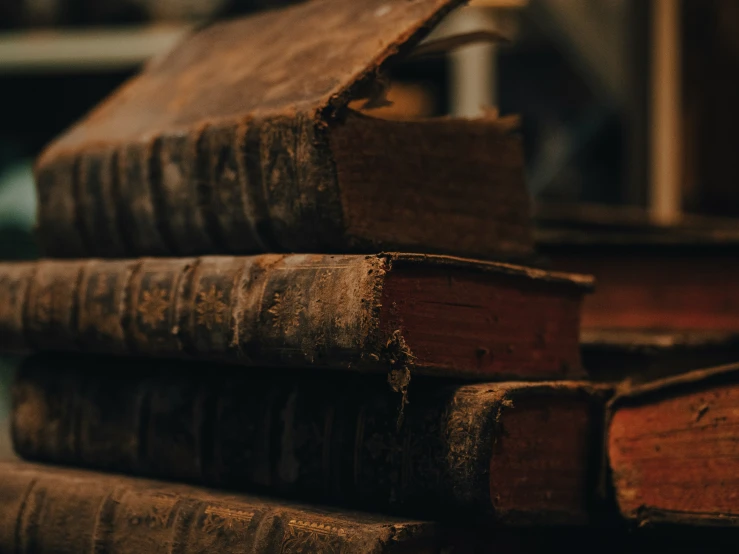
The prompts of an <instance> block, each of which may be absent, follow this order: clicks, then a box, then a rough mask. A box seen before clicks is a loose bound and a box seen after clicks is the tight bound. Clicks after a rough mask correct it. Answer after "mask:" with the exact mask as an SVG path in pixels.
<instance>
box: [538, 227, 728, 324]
mask: <svg viewBox="0 0 739 554" xmlns="http://www.w3.org/2000/svg"><path fill="white" fill-rule="evenodd" d="M593 225H594V224H593ZM593 225H591V226H593ZM605 226H606V225H605V223H604V224H603V227H605ZM537 237H538V238H537V240H538V243H537V245H538V248H539V251H540V252H541V254H542V255H543V256H545V257H547V258H548V259H549V260H550V263H551V267H552V268H553V269H556V270H559V271H578V272H586V273H590V274H593V275H594V276H595V278H596V280H597V283H598V287H597V289H596V291H595V292H594V294H592V295H590V296H589V297H588V298H587V299H586V300H585V302H584V304H583V320H582V326H583V328H584V329H609V328H610V329H621V330H629V329H630V330H637V329H638V330H644V329H653V330H663V331H722V332H726V331H734V332H736V331H739V292H737V290H738V289H737V288H736V287H735V286H734V284H733V278H732V276H733V275H734V274H735V273H736V272H737V271H739V256H738V255H737V254H738V253H739V232H737V230H736V227H735V226H734V227H733V228H728V227H726V226H724V224H718V223H716V224H711V226H710V227H709V226H708V224H700V225H698V224H695V225H691V226H689V227H685V228H682V227H675V228H668V229H661V230H660V229H652V228H648V227H639V226H637V225H636V224H634V225H633V226H626V225H622V226H621V227H620V228H619V227H614V228H612V229H605V228H596V229H595V230H593V229H591V230H588V226H587V225H584V226H582V227H580V228H577V229H575V228H572V229H559V230H558V229H556V228H547V229H541V230H539V231H538V235H537Z"/></svg>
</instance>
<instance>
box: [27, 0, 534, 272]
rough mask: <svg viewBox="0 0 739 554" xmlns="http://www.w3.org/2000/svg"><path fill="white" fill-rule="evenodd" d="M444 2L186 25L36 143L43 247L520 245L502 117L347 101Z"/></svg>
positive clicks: (501, 251)
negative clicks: (79, 115) (391, 114)
mask: <svg viewBox="0 0 739 554" xmlns="http://www.w3.org/2000/svg"><path fill="white" fill-rule="evenodd" d="M460 3H461V0H403V1H388V0H352V1H350V2H347V1H346V0H320V1H310V2H304V3H300V4H297V5H295V6H291V7H287V8H284V9H276V10H271V11H267V12H264V13H260V14H255V15H251V16H248V17H244V18H242V19H235V20H232V21H227V22H222V23H216V24H214V25H212V26H210V27H207V28H205V29H203V30H201V31H199V32H197V33H195V34H194V35H192V36H190V37H188V38H186V39H185V40H184V41H183V42H182V44H180V45H179V46H178V47H176V48H175V49H174V50H173V51H172V52H171V53H169V54H167V55H164V56H161V57H158V58H157V59H155V60H153V61H152V62H151V63H149V64H148V65H147V66H146V68H145V69H144V70H143V72H142V73H141V74H140V75H138V76H136V77H134V78H133V79H132V80H131V81H130V82H128V83H126V84H125V85H124V86H122V87H121V88H120V89H119V90H118V91H116V92H115V93H113V94H112V96H110V97H109V98H108V99H106V100H105V101H104V102H103V103H102V104H101V105H99V106H98V107H96V108H95V109H94V110H93V111H92V112H91V113H90V114H89V115H88V116H87V117H85V118H84V119H83V120H82V121H80V122H79V123H77V124H76V125H75V126H73V127H72V128H71V129H69V130H68V131H67V132H66V133H64V134H63V135H62V136H60V137H59V138H58V139H57V140H55V141H54V142H53V143H52V144H51V145H49V146H48V148H47V149H46V150H45V151H44V152H43V153H42V154H41V156H40V157H39V159H38V162H37V165H36V172H35V173H36V180H37V187H38V196H39V204H38V205H39V213H38V231H39V238H40V242H41V246H42V247H43V250H44V253H45V254H46V255H48V256H52V257H89V256H97V257H134V256H148V255H179V256H185V255H202V254H223V253H227V254H251V253H258V252H337V253H367V252H378V251H381V250H406V251H414V252H436V253H453V254H456V255H461V256H469V257H477V258H496V259H499V258H500V257H505V258H506V259H508V260H509V261H510V260H512V259H514V258H515V259H519V258H521V259H527V258H528V257H529V256H530V255H531V253H532V248H533V237H532V227H531V224H530V201H529V196H528V193H527V190H526V186H525V182H524V164H523V153H522V146H521V141H520V139H519V137H517V136H516V135H515V133H513V128H514V127H515V121H511V120H509V119H506V118H498V117H497V116H492V115H490V116H484V117H481V118H479V119H472V120H468V119H455V118H438V119H419V120H411V121H400V122H399V121H393V120H386V119H382V118H380V117H372V116H371V115H369V114H371V112H368V111H367V110H363V111H361V112H360V111H356V110H352V109H349V107H348V106H349V104H350V103H352V102H356V101H357V100H367V102H365V103H364V104H363V105H366V106H369V107H371V106H382V105H383V104H385V103H386V102H385V100H384V89H385V86H386V83H387V82H388V81H389V80H388V79H387V78H386V75H387V73H386V70H387V69H388V68H389V66H390V65H392V64H393V63H395V62H397V61H399V60H400V59H402V58H404V57H405V56H406V55H408V54H409V53H410V52H411V51H412V49H413V47H414V46H415V45H416V44H418V43H419V41H420V40H421V39H422V38H423V37H425V36H426V34H427V33H428V32H429V31H430V30H431V29H432V28H433V26H434V25H435V24H436V23H437V22H439V21H440V20H441V18H442V17H443V16H444V15H446V14H447V13H448V12H449V11H450V10H451V9H452V8H453V7H455V6H456V5H458V4H460ZM426 50H428V47H427V48H426Z"/></svg>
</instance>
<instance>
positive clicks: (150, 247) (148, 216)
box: [36, 114, 343, 258]
mask: <svg viewBox="0 0 739 554" xmlns="http://www.w3.org/2000/svg"><path fill="white" fill-rule="evenodd" d="M36 177H37V183H38V185H37V187H38V194H39V212H38V222H39V223H38V232H39V242H40V243H41V246H42V250H43V252H44V254H45V255H47V256H51V257H92V256H96V257H104V258H115V257H119V258H120V257H123V256H191V255H198V254H252V253H257V252H265V251H272V252H280V251H302V252H306V251H336V250H338V249H339V246H340V244H341V242H340V241H341V240H342V233H343V225H342V217H343V216H342V210H341V204H340V200H339V193H338V185H337V181H336V174H335V170H334V168H333V166H332V164H331V162H330V159H329V147H328V142H327V140H325V138H324V137H322V134H321V131H319V130H318V129H317V127H316V123H315V119H314V118H313V117H310V116H308V115H303V114H296V115H295V116H293V117H275V118H268V119H264V120H259V119H248V120H245V121H243V122H242V123H239V124H229V123H217V122H213V123H204V124H203V125H201V126H200V127H198V128H196V129H195V130H193V131H191V132H189V133H184V134H172V135H162V136H158V137H156V138H154V139H151V140H149V141H142V142H137V143H131V144H127V145H124V146H120V147H116V146H114V145H110V146H104V147H101V148H99V149H97V150H90V151H87V152H85V153H84V154H83V155H80V156H78V157H73V156H68V155H59V156H57V157H55V158H53V159H45V158H44V157H43V156H42V158H41V160H40V162H39V164H38V165H37V168H36Z"/></svg>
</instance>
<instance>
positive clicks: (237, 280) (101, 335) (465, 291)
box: [0, 254, 592, 388]
mask: <svg viewBox="0 0 739 554" xmlns="http://www.w3.org/2000/svg"><path fill="white" fill-rule="evenodd" d="M591 285H592V280H591V278H590V277H587V276H579V275H566V274H559V273H549V272H546V271H541V270H536V269H530V268H524V267H519V266H514V265H508V264H503V263H494V262H479V261H474V260H465V259H460V258H452V257H448V256H432V255H417V254H381V255H371V256H370V255H367V256H365V255H343V256H340V255H336V256H331V255H300V254H294V255H262V256H253V257H217V256H215V257H203V258H146V259H138V260H107V261H106V260H74V261H59V260H45V261H43V260H42V261H37V262H27V263H26V262H23V263H0V350H3V351H7V350H20V351H23V350H65V351H77V352H98V353H105V354H119V355H141V356H157V357H180V358H189V359H200V360H220V361H225V362H231V363H236V364H240V365H244V366H262V367H263V366H290V367H305V368H308V367H328V368H336V369H344V370H349V369H351V370H357V371H382V372H393V379H394V380H395V381H396V383H397V384H398V386H399V387H401V388H402V387H403V386H404V383H407V380H408V378H409V377H410V374H411V372H418V373H432V374H436V375H456V376H464V377H472V378H482V377H485V378H492V379H499V378H506V377H513V378H520V379H534V378H563V377H571V376H573V375H578V374H581V371H582V370H581V367H580V350H579V318H580V314H579V309H580V304H581V302H582V296H583V295H584V294H585V293H586V292H587V291H588V290H589V288H590V287H591Z"/></svg>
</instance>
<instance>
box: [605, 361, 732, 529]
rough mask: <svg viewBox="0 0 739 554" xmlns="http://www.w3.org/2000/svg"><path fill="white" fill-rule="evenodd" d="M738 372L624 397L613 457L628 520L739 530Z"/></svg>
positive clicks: (704, 374)
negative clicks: (723, 527) (738, 491)
mask: <svg viewBox="0 0 739 554" xmlns="http://www.w3.org/2000/svg"><path fill="white" fill-rule="evenodd" d="M738 403H739V365H738V364H734V365H728V366H719V367H717V368H714V369H709V370H699V371H695V372H691V373H688V374H685V375H680V376H677V377H672V378H669V379H665V380H663V381H658V382H654V383H649V384H645V385H641V386H639V387H636V388H629V389H626V390H624V391H623V392H622V394H620V395H619V396H617V397H616V398H615V399H614V400H613V404H612V406H611V409H610V422H609V424H608V438H607V451H608V459H609V463H610V469H611V472H612V479H613V486H614V488H615V493H616V499H617V500H618V504H619V507H620V510H621V513H622V514H623V516H624V517H626V518H628V519H630V520H634V521H637V522H639V523H640V524H647V523H671V524H687V525H696V526H736V525H737V524H738V523H739V496H737V494H736V489H737V475H739V431H737V429H738V428H739V412H737V409H736V407H737V404H738Z"/></svg>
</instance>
